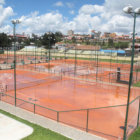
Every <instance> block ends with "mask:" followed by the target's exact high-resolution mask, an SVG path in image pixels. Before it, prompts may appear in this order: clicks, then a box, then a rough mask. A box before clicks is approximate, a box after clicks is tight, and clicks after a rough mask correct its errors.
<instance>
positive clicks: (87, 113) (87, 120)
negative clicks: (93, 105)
mask: <svg viewBox="0 0 140 140" xmlns="http://www.w3.org/2000/svg"><path fill="white" fill-rule="evenodd" d="M88 117H89V109H87V122H86V132H88Z"/></svg>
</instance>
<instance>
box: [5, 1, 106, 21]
mask: <svg viewBox="0 0 140 140" xmlns="http://www.w3.org/2000/svg"><path fill="white" fill-rule="evenodd" d="M57 3H62V6H61V5H60V6H57ZM103 3H104V0H61V1H59V0H6V6H9V5H10V6H11V7H12V8H13V9H14V12H15V13H16V14H17V15H16V16H15V17H16V18H18V17H20V16H22V15H28V14H30V13H32V12H34V11H38V12H39V14H40V15H41V14H44V13H46V12H50V11H59V12H60V13H61V14H62V15H63V16H65V17H67V18H69V19H72V18H73V17H74V14H70V11H72V10H73V11H74V13H75V14H77V13H78V10H79V9H80V7H82V6H83V5H85V4H97V5H102V4H103Z"/></svg>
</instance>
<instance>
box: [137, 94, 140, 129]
mask: <svg viewBox="0 0 140 140" xmlns="http://www.w3.org/2000/svg"><path fill="white" fill-rule="evenodd" d="M139 117H140V97H139V107H138V119H137V128H138V127H139Z"/></svg>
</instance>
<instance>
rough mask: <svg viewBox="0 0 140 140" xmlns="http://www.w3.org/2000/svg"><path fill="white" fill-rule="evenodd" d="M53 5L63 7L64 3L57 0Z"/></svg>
mask: <svg viewBox="0 0 140 140" xmlns="http://www.w3.org/2000/svg"><path fill="white" fill-rule="evenodd" d="M54 6H57V7H63V6H64V4H63V3H62V2H61V1H58V2H56V3H55V4H54Z"/></svg>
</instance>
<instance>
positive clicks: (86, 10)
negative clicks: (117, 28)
mask: <svg viewBox="0 0 140 140" xmlns="http://www.w3.org/2000/svg"><path fill="white" fill-rule="evenodd" d="M103 11H104V7H103V6H99V5H84V6H82V7H81V8H80V10H79V14H87V15H91V14H95V13H101V12H103Z"/></svg>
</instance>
